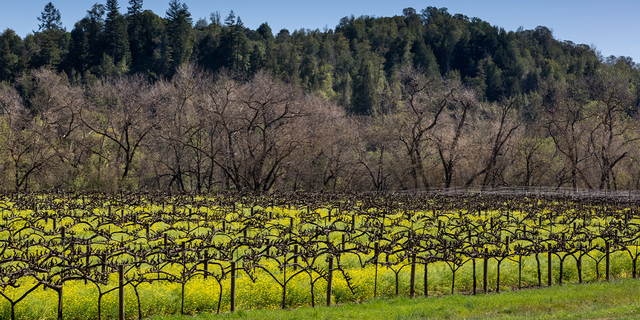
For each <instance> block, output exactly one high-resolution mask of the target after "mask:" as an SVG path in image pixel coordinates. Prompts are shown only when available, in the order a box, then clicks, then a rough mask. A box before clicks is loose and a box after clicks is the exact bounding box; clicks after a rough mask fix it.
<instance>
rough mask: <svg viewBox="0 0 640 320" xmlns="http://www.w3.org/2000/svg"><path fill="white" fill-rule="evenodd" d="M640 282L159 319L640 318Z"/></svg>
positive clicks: (624, 281) (382, 300) (629, 280)
mask: <svg viewBox="0 0 640 320" xmlns="http://www.w3.org/2000/svg"><path fill="white" fill-rule="evenodd" d="M638 317H640V279H624V280H619V281H613V282H609V283H606V282H600V283H591V284H584V285H579V284H571V285H564V286H553V287H550V288H543V289H526V290H521V291H512V292H505V293H500V294H489V295H477V296H471V295H461V294H458V295H453V296H444V297H441V298H416V299H409V298H397V299H375V300H372V301H369V302H365V303H360V304H356V303H346V304H343V305H340V306H336V307H331V308H327V307H318V308H310V307H302V308H297V309H294V310H250V311H238V312H235V313H226V314H221V315H215V314H198V315H194V316H187V317H181V316H155V317H152V319H153V320H169V319H172V320H178V319H185V320H186V319H189V320H197V319H279V320H285V319H381V320H391V319H603V318H606V319H637V318H638Z"/></svg>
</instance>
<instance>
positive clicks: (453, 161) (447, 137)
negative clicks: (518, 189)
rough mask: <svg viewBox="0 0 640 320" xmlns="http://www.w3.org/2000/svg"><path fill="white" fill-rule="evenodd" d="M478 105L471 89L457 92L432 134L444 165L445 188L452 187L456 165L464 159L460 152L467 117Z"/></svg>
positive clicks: (431, 136)
mask: <svg viewBox="0 0 640 320" xmlns="http://www.w3.org/2000/svg"><path fill="white" fill-rule="evenodd" d="M477 103H478V102H477V99H476V96H475V93H474V92H473V91H471V90H470V89H458V90H456V92H455V94H454V95H452V98H451V101H450V102H449V106H448V108H447V110H446V114H445V115H444V116H443V117H442V119H441V121H440V123H439V124H438V125H437V126H436V129H435V130H433V132H432V133H431V134H430V138H431V140H432V141H433V142H434V144H435V147H436V149H437V152H438V156H439V159H440V163H441V164H442V169H443V174H444V187H445V188H450V187H451V183H452V181H453V174H454V172H455V170H456V165H457V164H458V162H459V161H460V160H461V159H462V157H463V155H462V154H461V153H460V150H459V145H460V140H461V138H462V136H463V134H464V133H465V129H466V128H465V126H466V125H467V117H469V113H470V112H472V111H474V110H473V109H474V108H475V107H476V106H477Z"/></svg>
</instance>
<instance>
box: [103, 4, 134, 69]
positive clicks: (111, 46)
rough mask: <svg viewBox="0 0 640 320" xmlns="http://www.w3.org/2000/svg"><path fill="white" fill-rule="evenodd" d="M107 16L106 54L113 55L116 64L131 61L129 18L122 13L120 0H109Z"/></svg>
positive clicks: (105, 26)
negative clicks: (128, 31) (128, 30)
mask: <svg viewBox="0 0 640 320" xmlns="http://www.w3.org/2000/svg"><path fill="white" fill-rule="evenodd" d="M106 9H107V18H106V19H105V21H104V29H105V30H104V32H105V54H107V55H109V56H110V57H111V60H112V61H113V63H114V64H116V65H118V64H121V63H122V62H123V61H124V64H125V65H126V64H128V63H129V62H130V61H131V53H130V51H129V37H128V35H127V20H126V19H125V18H124V16H123V15H122V14H120V12H119V9H120V7H119V6H118V0H107V6H106Z"/></svg>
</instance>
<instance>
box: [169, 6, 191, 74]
mask: <svg viewBox="0 0 640 320" xmlns="http://www.w3.org/2000/svg"><path fill="white" fill-rule="evenodd" d="M166 19H167V37H168V40H169V45H170V49H171V51H170V53H171V64H170V66H171V67H172V70H175V68H176V67H178V66H179V65H181V64H184V63H187V62H188V61H189V58H190V57H191V52H192V50H193V48H192V41H193V35H192V27H191V25H192V24H193V20H192V19H191V13H189V7H187V5H186V4H185V3H182V4H181V3H180V2H179V1H178V0H171V1H170V2H169V9H168V10H167V18H166Z"/></svg>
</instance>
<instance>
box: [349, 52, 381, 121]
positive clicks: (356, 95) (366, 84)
mask: <svg viewBox="0 0 640 320" xmlns="http://www.w3.org/2000/svg"><path fill="white" fill-rule="evenodd" d="M375 92H376V81H375V77H374V76H373V66H372V65H371V61H370V60H369V59H363V60H362V63H361V64H360V69H359V70H358V76H357V77H356V81H354V88H353V107H352V112H353V113H355V114H362V115H366V114H370V113H371V110H372V109H373V108H374V107H375V105H376V93H375Z"/></svg>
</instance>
